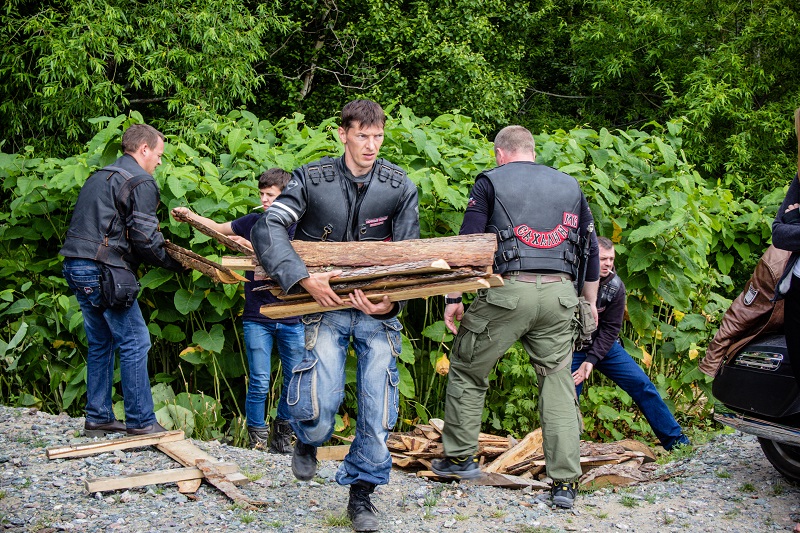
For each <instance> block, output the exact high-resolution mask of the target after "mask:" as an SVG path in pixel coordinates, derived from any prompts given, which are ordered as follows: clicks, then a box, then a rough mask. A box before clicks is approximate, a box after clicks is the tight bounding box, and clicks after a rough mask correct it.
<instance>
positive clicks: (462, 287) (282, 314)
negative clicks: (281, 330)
mask: <svg viewBox="0 0 800 533" xmlns="http://www.w3.org/2000/svg"><path fill="white" fill-rule="evenodd" d="M497 277H498V278H499V276H497ZM500 282H501V283H502V278H500ZM489 287H491V284H490V282H489V281H487V280H486V279H484V278H467V279H464V280H459V281H454V282H445V283H433V284H430V285H424V286H418V287H404V288H399V289H390V290H386V291H378V292H366V293H364V294H365V295H366V296H367V298H369V300H370V301H372V302H379V301H380V300H382V299H383V297H384V296H388V297H389V300H390V301H392V302H397V301H401V300H411V299H414V298H427V297H429V296H436V295H441V294H447V293H450V292H475V291H477V290H478V289H486V288H489ZM342 301H344V302H345V304H346V303H348V302H349V301H350V299H349V298H347V297H345V298H343V299H342ZM350 308H351V307H350V306H349V305H341V306H334V307H322V306H321V305H319V304H318V303H317V302H315V301H313V300H312V301H310V302H306V301H301V302H286V303H274V304H267V305H263V306H261V313H262V314H263V315H265V316H267V317H269V318H287V317H290V316H298V315H308V314H311V313H324V312H326V311H336V310H339V309H350Z"/></svg>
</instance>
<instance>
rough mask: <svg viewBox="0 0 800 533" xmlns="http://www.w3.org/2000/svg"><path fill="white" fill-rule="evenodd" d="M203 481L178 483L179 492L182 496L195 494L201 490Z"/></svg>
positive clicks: (189, 480) (194, 480)
mask: <svg viewBox="0 0 800 533" xmlns="http://www.w3.org/2000/svg"><path fill="white" fill-rule="evenodd" d="M202 482H203V480H202V479H187V480H186V481H178V492H180V493H181V494H194V493H195V492H197V490H198V489H199V488H200V484H201V483H202Z"/></svg>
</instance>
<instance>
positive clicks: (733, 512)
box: [722, 509, 739, 520]
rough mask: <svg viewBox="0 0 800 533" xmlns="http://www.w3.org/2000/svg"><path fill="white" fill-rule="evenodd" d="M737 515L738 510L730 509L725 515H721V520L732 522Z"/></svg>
mask: <svg viewBox="0 0 800 533" xmlns="http://www.w3.org/2000/svg"><path fill="white" fill-rule="evenodd" d="M738 515H739V509H731V510H729V511H725V514H723V515H722V518H724V519H725V520H733V519H734V518H736V517H737V516H738Z"/></svg>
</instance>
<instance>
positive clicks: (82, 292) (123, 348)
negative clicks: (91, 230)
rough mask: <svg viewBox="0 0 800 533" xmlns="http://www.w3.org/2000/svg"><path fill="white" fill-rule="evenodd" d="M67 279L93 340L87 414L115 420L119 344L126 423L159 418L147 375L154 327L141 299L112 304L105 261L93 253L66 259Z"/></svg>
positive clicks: (137, 425) (91, 417)
mask: <svg viewBox="0 0 800 533" xmlns="http://www.w3.org/2000/svg"><path fill="white" fill-rule="evenodd" d="M63 273H64V278H65V279H66V280H67V285H69V288H70V289H71V290H72V292H73V293H75V298H77V300H78V304H79V305H80V307H81V313H83V328H84V330H85V331H86V341H87V344H88V345H89V348H88V351H87V353H86V420H87V422H94V423H98V424H103V423H106V422H111V421H113V420H114V411H113V410H112V404H111V388H112V386H113V383H114V352H115V351H117V350H119V368H120V375H121V378H122V395H123V399H124V404H125V424H126V426H127V427H129V428H142V427H145V426H149V425H151V424H154V423H155V422H156V416H155V414H154V413H153V395H152V394H151V392H150V379H149V377H148V375H147V352H148V351H149V350H150V332H149V331H148V330H147V324H145V322H144V317H142V311H141V310H140V309H139V303H138V302H133V305H132V306H131V307H128V308H123V309H111V308H108V307H105V306H104V305H103V304H102V299H101V297H100V265H99V264H98V263H96V262H95V261H92V260H89V259H66V260H64V266H63Z"/></svg>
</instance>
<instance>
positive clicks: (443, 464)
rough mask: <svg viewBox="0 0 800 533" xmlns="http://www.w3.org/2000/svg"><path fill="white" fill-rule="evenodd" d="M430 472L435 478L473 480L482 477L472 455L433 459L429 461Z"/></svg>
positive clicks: (475, 459) (475, 458) (476, 461)
mask: <svg viewBox="0 0 800 533" xmlns="http://www.w3.org/2000/svg"><path fill="white" fill-rule="evenodd" d="M431 470H432V471H433V473H434V474H436V475H437V476H442V477H452V478H456V479H475V478H476V477H480V476H482V475H483V472H482V471H481V469H480V468H479V467H478V458H477V457H475V456H474V455H467V456H466V457H444V458H442V459H434V460H433V461H431Z"/></svg>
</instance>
